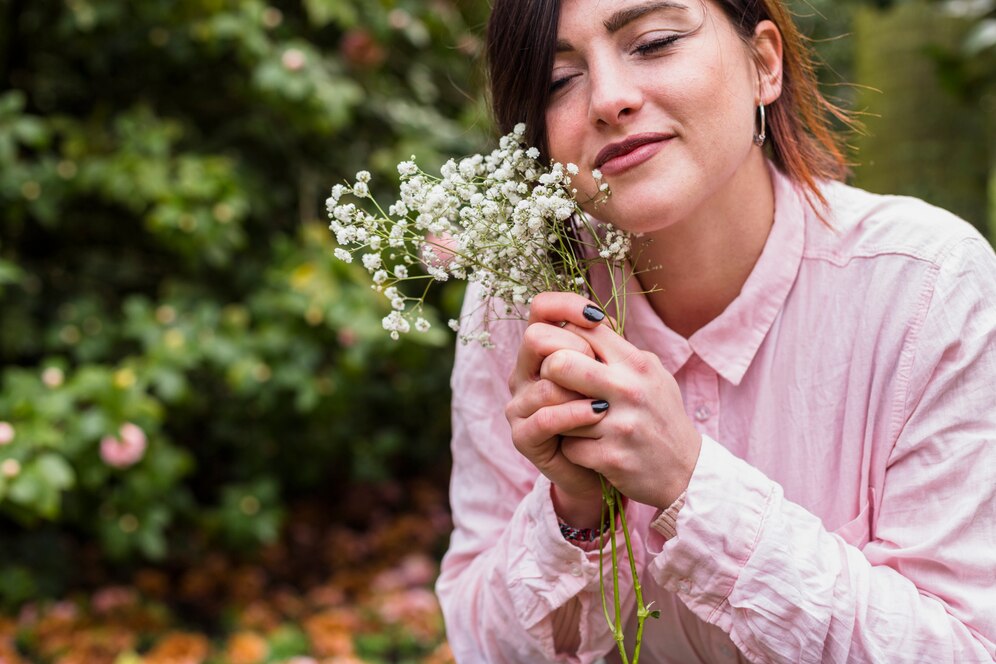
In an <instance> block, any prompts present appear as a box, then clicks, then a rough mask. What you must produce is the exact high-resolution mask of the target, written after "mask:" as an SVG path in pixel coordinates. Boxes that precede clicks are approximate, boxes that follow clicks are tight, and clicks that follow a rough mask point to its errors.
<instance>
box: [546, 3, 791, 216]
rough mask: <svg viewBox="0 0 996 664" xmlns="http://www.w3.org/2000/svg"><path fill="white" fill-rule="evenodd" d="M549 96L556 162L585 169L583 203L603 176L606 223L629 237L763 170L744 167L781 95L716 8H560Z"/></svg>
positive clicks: (713, 199)
mask: <svg viewBox="0 0 996 664" xmlns="http://www.w3.org/2000/svg"><path fill="white" fill-rule="evenodd" d="M777 55H778V59H779V61H780V55H781V51H780V44H779V45H778V48H777ZM762 57H763V55H762ZM551 89H552V95H551V101H550V105H549V106H548V108H547V114H546V120H547V132H548V134H547V135H548V139H549V145H550V154H551V156H552V157H553V158H554V159H555V160H557V161H560V162H565V163H566V162H573V163H575V164H577V165H578V166H579V167H580V168H581V176H579V177H578V178H576V179H575V184H576V186H577V187H578V189H579V194H578V196H579V198H581V199H584V198H585V197H586V194H587V195H590V194H591V192H594V190H595V184H594V182H593V181H592V180H591V178H590V177H589V176H588V174H589V173H590V172H591V170H592V169H594V168H598V169H600V170H601V171H602V173H603V175H604V178H605V181H607V182H608V183H609V185H610V186H611V188H612V197H611V199H610V200H609V201H608V202H607V203H606V204H605V205H604V207H601V208H599V209H598V211H597V212H596V215H597V216H598V217H600V218H602V219H604V220H606V221H611V222H612V223H614V224H616V225H617V226H619V227H621V228H625V229H627V230H630V231H633V232H652V231H654V230H659V229H661V228H665V227H667V226H670V225H671V224H674V223H675V222H678V221H680V220H682V219H684V218H686V217H689V216H690V215H693V214H697V213H701V212H703V211H704V210H706V209H708V206H709V205H714V204H717V203H718V202H719V201H723V200H727V199H733V198H735V197H736V196H737V195H738V192H744V191H749V186H747V183H744V182H741V181H742V180H743V179H744V176H743V173H744V172H748V170H750V171H751V172H753V173H758V172H761V171H760V170H758V169H757V168H754V169H745V168H744V165H745V164H746V163H748V162H749V160H751V159H753V160H760V161H761V162H763V157H762V154H761V152H760V150H759V148H757V147H756V146H754V145H753V141H752V138H753V134H754V132H755V125H754V122H755V117H756V114H757V104H758V103H759V102H760V101H762V99H763V100H764V101H765V102H768V101H770V100H769V99H768V97H765V96H764V95H765V94H767V95H768V96H770V95H771V93H772V88H771V86H770V85H769V86H764V85H762V84H761V82H760V78H759V73H758V68H757V67H756V66H755V64H754V60H753V58H752V57H751V55H750V53H749V51H748V47H747V45H746V44H745V43H744V42H743V40H741V39H740V37H739V36H738V35H737V34H736V32H735V31H734V28H733V26H732V25H731V23H730V22H729V20H728V19H727V18H726V16H725V14H723V12H722V10H720V9H719V8H718V7H717V6H715V5H714V4H713V3H712V1H711V0H664V1H662V0H562V5H561V15H560V24H559V27H558V43H557V55H556V59H555V62H554V66H553V72H552V74H551ZM774 96H775V97H777V92H776V93H775V94H774ZM754 165H755V167H756V166H757V165H758V161H755V164H754Z"/></svg>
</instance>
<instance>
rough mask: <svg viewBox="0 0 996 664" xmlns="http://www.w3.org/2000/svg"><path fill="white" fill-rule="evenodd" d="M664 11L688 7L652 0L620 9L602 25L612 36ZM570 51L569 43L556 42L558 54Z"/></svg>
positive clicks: (662, 0)
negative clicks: (638, 21) (635, 22)
mask: <svg viewBox="0 0 996 664" xmlns="http://www.w3.org/2000/svg"><path fill="white" fill-rule="evenodd" d="M665 9H676V10H679V11H688V7H686V6H685V5H683V4H681V3H679V2H671V1H670V0H654V1H653V2H646V3H644V4H642V5H637V6H635V7H627V8H626V9H621V10H619V11H617V12H616V13H615V14H613V15H612V16H610V17H609V18H608V19H606V20H605V21H603V22H602V25H604V26H605V29H606V30H607V31H608V32H609V34H612V33H614V32H619V31H620V30H622V29H623V28H624V27H626V26H627V25H629V24H630V23H632V22H633V21H635V20H637V19H639V18H642V17H644V16H646V15H647V14H652V13H653V12H658V11H663V10H665ZM572 50H574V47H573V46H571V45H570V43H568V42H566V41H564V40H562V39H558V40H557V52H558V53H561V52H563V51H572Z"/></svg>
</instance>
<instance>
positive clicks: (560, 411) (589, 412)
mask: <svg viewBox="0 0 996 664" xmlns="http://www.w3.org/2000/svg"><path fill="white" fill-rule="evenodd" d="M604 417H605V411H604V410H602V411H598V410H596V409H595V408H592V402H591V400H590V399H576V400H574V401H568V402H567V403H562V404H557V405H554V406H544V407H543V408H540V409H539V410H537V411H536V412H535V413H533V414H532V415H530V416H529V417H527V418H523V419H518V420H512V439H513V440H514V441H515V446H516V448H517V449H518V450H519V451H520V452H522V454H523V455H525V456H526V458H528V459H530V460H532V461H533V462H534V463H536V461H537V460H539V461H543V460H544V459H542V458H540V457H542V456H546V455H550V456H552V455H553V454H555V453H556V441H555V439H556V437H557V436H558V435H560V434H561V433H562V432H564V431H572V430H575V429H578V428H581V427H586V426H591V425H593V424H597V423H598V422H600V421H601V420H602V418H604ZM551 440H553V441H554V443H553V444H551V443H550V441H551ZM549 448H553V449H549ZM537 465H538V464H537Z"/></svg>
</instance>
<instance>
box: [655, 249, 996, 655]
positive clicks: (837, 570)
mask: <svg viewBox="0 0 996 664" xmlns="http://www.w3.org/2000/svg"><path fill="white" fill-rule="evenodd" d="M934 276H935V280H934V283H935V287H934V289H933V291H932V293H931V295H930V298H929V302H928V304H927V305H926V308H925V312H926V313H925V315H923V317H922V321H921V324H920V326H919V328H918V329H914V330H913V332H912V334H911V335H910V337H909V339H908V340H907V343H906V344H905V346H904V348H903V353H904V358H903V359H904V363H903V364H902V366H903V370H904V371H906V372H908V380H907V381H906V382H905V385H906V388H905V390H904V391H903V393H902V394H899V395H896V396H895V399H896V404H897V407H896V409H895V411H894V412H895V413H896V423H895V429H896V436H895V444H894V446H893V447H892V452H891V455H890V456H889V461H888V465H887V469H886V474H885V480H884V484H883V486H882V490H881V493H882V495H881V496H880V497H879V498H878V499H877V500H876V501H875V504H874V509H873V510H872V511H870V512H868V513H867V514H864V515H863V516H864V518H865V523H864V524H863V526H864V528H867V530H866V531H865V535H864V536H863V537H853V535H854V533H850V534H849V537H848V540H849V541H857V542H859V543H860V546H853V545H852V544H848V543H847V542H846V541H845V539H844V538H842V537H841V536H840V535H839V534H833V533H830V532H828V531H827V530H826V529H825V528H824V527H823V524H822V522H821V521H820V519H819V518H817V517H816V516H814V515H813V514H811V513H809V512H808V511H806V510H805V509H803V508H802V507H800V506H799V505H796V504H794V503H792V502H791V501H789V500H786V498H785V497H784V495H783V493H782V490H781V487H780V486H779V485H778V484H777V483H775V482H773V481H772V480H770V479H769V478H767V477H766V476H765V475H764V474H762V473H761V472H760V471H758V470H757V469H755V468H754V467H752V466H750V465H749V464H748V463H746V462H744V461H743V460H741V459H739V458H737V457H735V456H734V455H733V454H731V453H730V452H728V451H727V450H726V449H725V448H724V447H722V446H721V445H720V444H718V443H717V442H715V441H713V440H711V439H709V438H707V437H704V439H703V446H702V452H701V455H700V457H699V462H698V465H697V467H696V469H695V472H694V474H693V477H692V480H691V482H690V484H689V487H688V490H687V493H686V500H685V505H684V506H683V507H682V509H681V511H680V513H679V514H678V519H677V526H676V530H677V535H676V536H675V537H673V538H671V539H668V540H665V538H664V537H662V536H661V535H660V534H659V533H656V532H654V531H653V529H651V532H650V534H649V535H648V552H649V553H650V554H651V555H653V556H654V557H653V559H652V560H651V561H650V570H651V574H652V575H653V576H654V578H655V580H656V581H657V582H658V583H659V584H660V585H662V586H663V587H664V588H665V589H667V590H670V591H672V592H675V593H677V595H678V596H679V598H680V599H681V600H682V601H683V602H684V603H685V604H686V605H687V606H688V607H689V609H690V610H692V611H693V612H694V613H695V614H696V615H697V616H699V617H700V618H701V619H703V620H705V621H707V622H709V623H712V624H715V625H717V626H719V627H720V628H722V629H723V630H724V631H726V632H727V633H729V634H730V637H731V639H732V640H733V641H734V643H735V644H736V645H737V647H738V648H740V650H741V651H742V652H743V653H744V654H745V655H746V656H747V657H748V658H749V659H750V660H751V661H755V662H872V661H874V662H883V661H889V662H933V663H940V662H950V663H952V664H953V663H964V662H992V661H994V659H996V646H994V641H996V258H994V256H993V252H992V249H991V248H990V247H989V246H988V244H986V243H985V242H984V241H983V240H982V239H981V238H978V239H975V238H970V239H968V240H964V241H962V242H960V243H959V244H958V245H956V246H955V247H954V249H953V250H951V252H950V253H949V255H948V256H947V258H946V260H944V261H942V262H940V263H939V264H938V265H937V269H936V274H935V275H934ZM786 444H788V443H786ZM858 525H862V524H858Z"/></svg>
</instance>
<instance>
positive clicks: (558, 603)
mask: <svg viewBox="0 0 996 664" xmlns="http://www.w3.org/2000/svg"><path fill="white" fill-rule="evenodd" d="M475 298H477V296H476V295H475V293H474V291H473V290H468V294H467V301H468V303H470V304H465V312H466V311H468V309H469V308H470V307H472V306H474V302H475ZM477 304H480V302H479V301H477ZM472 324H473V322H472ZM521 331H522V324H520V323H518V322H512V321H500V322H495V323H493V324H492V326H491V334H492V337H491V339H492V342H493V343H494V344H495V346H496V347H495V348H494V349H491V350H485V349H482V348H481V347H480V346H479V345H476V344H470V345H466V346H460V347H458V349H457V356H456V362H455V367H454V372H453V380H452V389H453V413H452V415H453V439H452V454H453V470H452V475H451V483H450V507H451V510H452V513H453V522H454V532H453V535H452V537H451V540H450V546H449V550H448V551H447V553H446V556H445V557H444V558H443V562H442V569H441V573H440V577H439V580H438V581H437V583H436V592H437V595H438V596H439V600H440V604H441V606H442V609H443V616H444V619H445V621H446V631H447V638H448V640H449V643H450V647H451V648H452V650H453V653H454V656H455V658H456V660H457V661H459V662H489V663H491V662H495V663H497V662H516V663H518V662H544V661H550V662H553V661H563V662H591V661H595V660H597V659H599V658H601V657H602V656H604V655H605V653H606V652H608V651H609V650H610V649H611V648H612V647H614V641H613V640H612V637H611V634H610V632H609V629H608V625H607V623H606V620H605V615H604V613H603V612H602V606H601V600H600V599H599V570H598V555H599V553H598V551H597V550H595V551H584V550H582V549H581V548H580V547H577V546H575V545H573V544H571V543H569V542H567V541H566V540H565V539H564V538H563V536H561V534H560V527H559V525H558V522H557V516H556V513H555V512H554V509H553V502H552V500H551V497H550V487H551V485H550V481H549V480H548V479H546V478H545V477H544V476H542V475H540V474H539V472H538V471H537V470H536V468H535V467H534V466H533V465H532V464H530V463H529V462H528V461H527V460H526V459H525V458H523V457H522V456H521V455H520V454H519V452H518V451H517V450H516V449H515V447H514V446H513V444H512V441H511V432H510V430H509V427H508V423H507V421H506V419H505V415H504V409H505V405H506V404H507V403H508V401H509V399H510V393H509V390H508V387H507V381H508V375H509V373H510V371H511V368H512V364H513V362H514V358H515V355H516V353H517V352H518V348H519V340H520V339H521ZM616 537H617V545H618V546H623V543H622V536H621V534H618V533H617V535H616ZM631 537H632V538H633V546H634V549H635V551H636V552H637V553H638V555H639V556H640V557H644V556H645V551H646V543H645V541H644V540H643V538H641V537H640V536H638V535H632V534H631ZM609 570H610V566H609V564H608V561H606V563H605V574H606V578H607V579H608V578H609V577H608V574H609ZM624 570H625V568H624ZM620 576H621V581H622V583H621V592H620V595H621V596H622V597H623V598H631V597H632V592H631V591H630V590H631V588H632V581H631V580H630V579H629V578H628V577H629V574H628V572H626V573H623V574H621V575H620ZM607 582H608V581H607ZM633 608H634V607H633V602H632V601H631V600H630V602H629V603H628V605H627V606H626V614H624V616H623V618H624V620H625V619H626V618H627V617H628V613H631V612H632V610H633ZM561 609H563V610H561ZM558 611H559V613H558ZM555 618H556V620H555ZM568 622H569V623H573V624H574V627H573V629H574V630H576V631H577V638H576V639H566V641H567V642H572V641H573V642H575V643H578V644H579V645H578V646H577V649H576V650H575V651H574V652H573V653H558V652H557V650H558V648H557V645H556V644H555V638H554V637H555V632H557V634H558V635H559V636H560V639H559V640H560V641H564V640H565V639H564V633H565V631H566V632H567V633H568V634H569V630H571V629H572V626H571V625H570V624H566V623H568ZM572 645H573V644H572Z"/></svg>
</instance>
